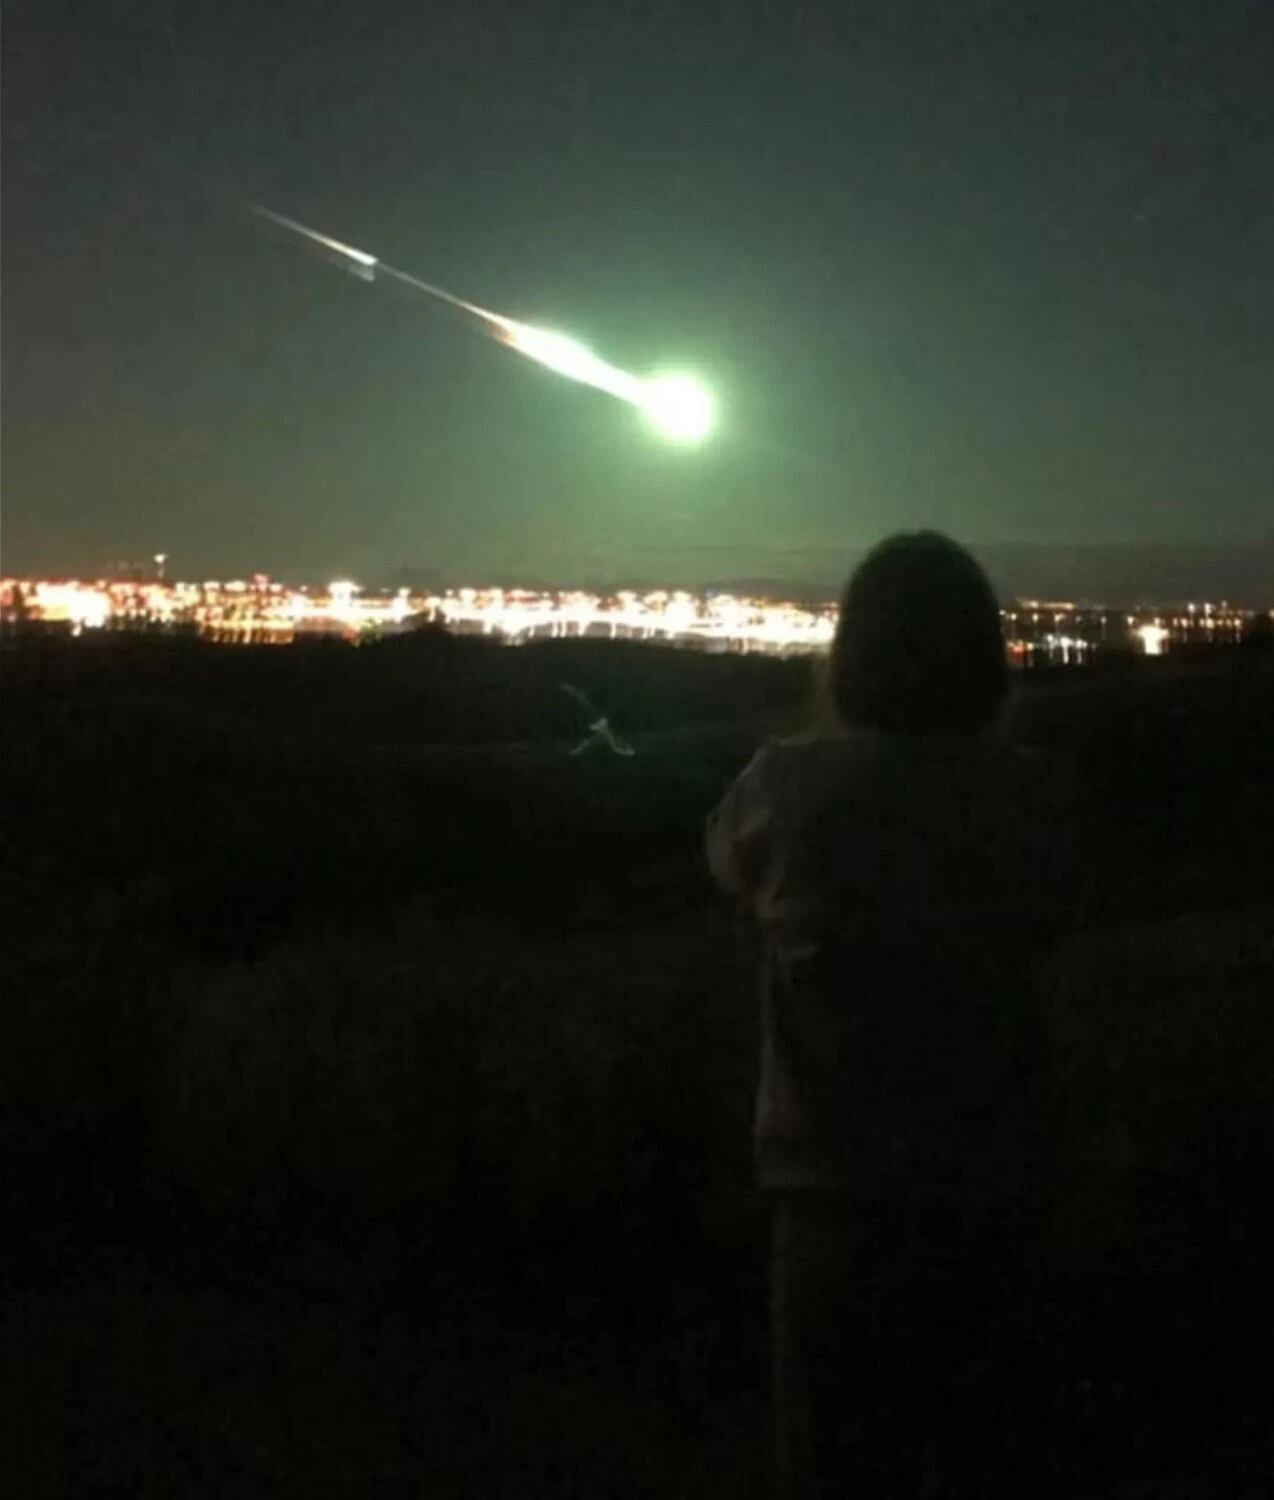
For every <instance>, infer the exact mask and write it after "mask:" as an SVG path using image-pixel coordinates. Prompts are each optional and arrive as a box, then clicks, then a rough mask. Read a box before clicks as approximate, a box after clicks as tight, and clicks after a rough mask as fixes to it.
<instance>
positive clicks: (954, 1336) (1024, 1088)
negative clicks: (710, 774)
mask: <svg viewBox="0 0 1274 1500" xmlns="http://www.w3.org/2000/svg"><path fill="white" fill-rule="evenodd" d="M1007 686H1008V677H1007V671H1006V665H1005V651H1004V645H1003V640H1002V635H1001V626H1000V617H999V610H998V606H997V604H996V600H995V597H994V594H993V592H992V590H991V587H990V584H989V582H988V581H987V579H986V577H985V575H984V574H983V572H982V570H981V569H980V567H979V566H978V564H977V563H976V562H975V561H974V559H973V558H972V557H971V556H970V555H969V554H968V553H967V552H965V551H964V550H963V549H962V548H960V547H959V546H957V545H956V544H955V543H954V542H952V541H950V540H949V539H947V538H946V537H944V536H942V535H939V534H937V533H935V532H929V531H925V532H916V533H903V534H899V535H896V536H893V537H890V538H888V539H887V540H885V541H883V542H882V543H880V544H879V545H878V546H877V547H876V548H875V549H874V550H873V551H872V552H871V553H870V554H869V555H868V556H867V557H866V559H865V560H864V561H863V563H862V564H861V566H860V567H859V568H858V569H857V571H855V572H854V573H853V575H852V576H851V577H850V579H849V581H848V583H847V585H846V588H845V591H844V594H843V597H842V601H841V607H840V614H839V618H838V623H837V627H836V631H835V635H834V639H833V643H832V646H831V650H830V653H829V656H828V658H827V661H826V664H825V667H824V670H823V672H822V682H821V692H820V701H819V705H818V713H817V716H816V720H815V722H814V724H813V725H812V727H811V728H810V729H809V730H807V731H806V732H804V733H802V734H800V735H797V736H795V737H791V738H788V739H784V740H779V741H772V742H770V743H769V744H767V745H766V746H764V747H763V748H762V749H761V750H760V751H759V753H758V754H757V755H756V756H755V758H754V759H753V760H752V762H751V763H750V764H749V765H748V766H747V767H746V769H745V770H744V771H743V772H742V774H741V775H740V776H739V777H738V779H737V780H736V781H735V782H734V784H733V785H732V786H731V787H730V788H729V790H728V791H727V792H726V794H725V797H724V799H723V801H722V802H721V804H720V805H719V807H718V808H717V809H716V811H715V812H714V813H713V814H712V815H711V816H710V817H709V819H708V825H707V855H708V860H709V864H710V867H711V870H712V872H713V874H714V876H715V878H716V880H717V882H718V884H719V885H720V886H721V887H722V888H723V889H724V890H725V891H726V892H728V893H729V894H731V895H732V896H734V897H735V898H736V899H737V900H738V901H739V902H740V903H741V904H742V906H743V908H744V909H745V911H746V912H747V913H748V915H749V916H750V918H751V919H752V920H753V921H754V922H755V924H756V926H757V927H758V928H759V929H760V932H761V934H762V937H763V955H764V956H763V960H762V980H763V984H762V1016H761V1065H760V1081H759V1085H758V1089H757V1100H756V1115H755V1124H754V1136H755V1155H756V1167H757V1179H758V1184H759V1187H760V1188H761V1190H762V1192H763V1194H764V1195H765V1196H766V1198H767V1199H768V1201H769V1204H770V1217H771V1310H770V1312H771V1336H772V1367H773V1385H774V1390H773V1395H774V1419H775V1453H776V1468H777V1474H778V1487H779V1492H780V1493H781V1494H783V1495H785V1496H824V1495H844V1494H849V1493H851V1492H852V1491H857V1490H861V1489H862V1488H863V1487H864V1485H866V1486H867V1487H868V1488H869V1489H870V1488H872V1487H874V1488H875V1492H876V1493H880V1494H890V1495H894V1496H901V1495H904V1494H908V1493H914V1494H924V1493H936V1492H937V1487H940V1489H941V1493H942V1494H943V1495H955V1494H959V1493H962V1492H965V1491H963V1490H962V1488H961V1486H962V1485H965V1486H967V1493H970V1494H975V1493H976V1494H982V1493H989V1492H990V1491H991V1489H992V1488H993V1481H992V1476H991V1474H990V1472H989V1468H988V1463H987V1460H988V1458H989V1456H990V1449H991V1447H993V1446H994V1443H995V1438H994V1435H989V1436H988V1435H987V1434H985V1433H982V1434H981V1436H979V1433H980V1429H979V1427H978V1424H977V1417H978V1402H979V1400H981V1395H980V1394H979V1392H978V1390H977V1389H975V1387H976V1386H977V1371H978V1370H979V1369H984V1368H985V1367H986V1366H987V1364H988V1358H989V1356H988V1354H987V1344H988V1340H989V1339H990V1338H991V1337H992V1330H993V1329H994V1328H995V1327H996V1326H997V1324H998V1323H1001V1322H1003V1317H1002V1314H1003V1313H1004V1311H1005V1304H1006V1303H1007V1302H1009V1301H1011V1292H1010V1290H1009V1289H1010V1287H1011V1285H1013V1284H1015V1283H1014V1282H1013V1280H1012V1278H1013V1277H1014V1276H1017V1275H1019V1273H1022V1268H1023V1267H1024V1266H1025V1265H1026V1264H1027V1263H1028V1262H1029V1259H1030V1247H1031V1245H1032V1243H1033V1236H1034V1235H1035V1233H1036V1229H1037V1221H1038V1215H1039V1192H1038V1188H1039V1185H1040V1181H1041V1177H1042V1176H1046V1166H1045V1154H1046V1150H1047V1136H1048V1131H1047V1129H1046V1127H1045V1124H1044V1115H1043V1113H1042V1106H1041V1102H1040V1101H1041V1098H1042V1097H1043V1094H1044V1093H1045V1092H1046V1091H1045V1090H1044V1087H1043V1080H1044V1079H1045V1078H1046V1077H1047V1045H1046V1040H1045V1036H1046V1030H1045V1026H1044V1023H1043V1017H1042V1014H1041V1007H1040V1006H1039V1005H1038V1004H1037V1003H1036V1002H1035V1000H1034V998H1033V995H1032V985H1031V979H1030V976H1031V973H1032V964H1033V962H1034V960H1035V958H1036V956H1037V955H1038V954H1039V953H1040V951H1041V949H1043V948H1045V947H1047V946H1049V945H1050V944H1051V942H1052V941H1053V939H1054V938H1055V937H1056V936H1057V935H1058V934H1057V929H1058V927H1059V924H1060V925H1062V926H1065V925H1066V916H1065V914H1066V911H1067V904H1068V899H1069V898H1068V895H1067V882H1068V880H1069V867H1068V864H1067V861H1066V859H1065V857H1064V851H1065V846H1066V842H1067V832H1066V831H1067V828H1068V826H1069V825H1068V823H1067V814H1066V811H1065V796H1064V794H1063V792H1062V786H1063V783H1064V778H1063V777H1061V776H1060V775H1059V774H1058V771H1057V769H1056V768H1055V767H1054V766H1053V765H1052V764H1051V763H1050V762H1048V761H1047V760H1045V759H1044V758H1042V757H1040V756H1038V755H1036V754H1033V753H1032V752H1029V751H1026V750H1023V749H1020V748H1017V747H1015V746H1013V745H1012V744H1010V743H1009V741H1008V739H1007V738H1006V736H1005V734H1004V733H1003V731H1002V728H1001V723H1002V718H1003V715H1002V712H1001V710H1002V707H1003V705H1004V702H1005V698H1006V691H1007ZM984 1386H985V1382H984Z"/></svg>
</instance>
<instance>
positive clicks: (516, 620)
mask: <svg viewBox="0 0 1274 1500" xmlns="http://www.w3.org/2000/svg"><path fill="white" fill-rule="evenodd" d="M1001 617H1002V620H1003V624H1004V636H1005V650H1006V652H1007V655H1008V658H1009V660H1010V661H1011V662H1013V663H1015V664H1017V665H1019V666H1024V667H1025V666H1040V665H1057V666H1074V665H1081V664H1083V663H1085V662H1088V661H1091V660H1092V659H1093V655H1094V653H1095V652H1098V651H1107V650H1109V649H1112V648H1114V649H1117V650H1118V649H1122V650H1124V651H1129V652H1135V653H1137V654H1141V655H1145V656H1163V655H1165V654H1167V653H1168V652H1170V651H1171V650H1173V649H1175V648H1176V647H1177V646H1180V645H1185V644H1189V643H1193V644H1195V645H1201V646H1209V645H1213V644H1220V643H1223V642H1234V641H1237V640H1239V639H1241V638H1242V636H1243V635H1244V633H1245V631H1246V630H1247V628H1248V626H1249V624H1250V622H1251V621H1252V619H1253V615H1252V612H1251V611H1245V610H1239V609H1234V608H1232V607H1230V606H1229V605H1226V604H1220V605H1213V604H1205V605H1203V606H1202V607H1201V608H1199V609H1197V610H1196V611H1195V612H1194V613H1190V612H1188V611H1187V612H1182V609H1181V607H1180V606H1177V607H1176V610H1175V611H1173V610H1167V611H1165V610H1164V609H1163V607H1162V606H1160V607H1158V608H1156V609H1154V610H1152V609H1150V608H1149V607H1147V608H1145V609H1142V610H1139V611H1136V612H1132V613H1126V612H1124V611H1123V610H1107V609H1103V608H1100V607H1098V606H1095V605H1082V604H1075V603H1071V602H1063V603H1055V602H1048V603H1044V602H1041V601H1038V600H1032V599H1025V600H1017V601H1014V602H1013V603H1012V604H1011V605H1010V606H1009V607H1008V608H1007V609H1005V610H1003V611H1002V612H1001ZM0 619H2V620H3V622H4V623H5V625H6V626H7V627H12V626H14V625H19V624H26V625H30V626H35V627H39V628H46V629H51V630H55V631H56V630H65V631H66V632H67V633H68V634H71V635H73V636H80V635H83V634H84V633H85V632H98V631H103V630H119V631H129V630H181V631H187V632H191V633H195V634H199V635H202V636H204V637H206V638H207V639H209V640H213V641H218V642H221V643H224V644H247V643H253V644H280V645H282V644H287V643H288V642H291V641H295V640H304V639H306V638H311V637H316V636H334V637H336V638H339V639H342V640H346V641H351V642H356V641H361V640H369V639H375V638H376V637H378V636H383V635H392V634H399V633H402V632H404V631H407V630H411V629H413V628H415V627H416V626H419V625H424V624H432V625H436V626H442V627H444V628H446V629H447V630H449V631H452V632H454V633H457V634H462V635H483V636H489V637H491V638H492V639H494V640H498V641H501V642H504V643H505V644H508V645H511V646H517V645H524V644H526V643H528V642H530V641H536V640H563V639H567V638H570V639H578V638H580V637H593V638H604V639H611V640H638V641H653V642H662V643H665V644H671V645H677V646H693V647H697V648H698V649H700V650H707V651H719V652H721V651H759V652H768V653H772V654H776V655H788V654H800V653H812V652H819V651H824V650H826V649H827V647H828V646H829V645H830V643H831V640H832V636H833V633H834V631H835V626H836V604H835V602H834V601H832V600H825V601H822V602H796V601H793V600H784V599H774V598H760V597H755V596H751V595H746V594H732V593H724V592H721V593H718V592H713V593H694V592H691V591H689V590H685V589H648V590H645V591H638V590H634V589H619V590H615V591H613V592H609V593H599V592H593V591H589V590H583V589H557V590H545V589H519V588H498V587H488V588H481V587H476V586H473V585H466V586H464V587H459V588H452V589H446V590H442V591H419V592H413V591H412V590H410V589H408V588H401V587H400V588H398V589H395V590H392V591H391V590H380V591H378V590H374V589H373V590H367V589H363V588H360V586H359V585H358V584H357V583H355V582H354V581H353V580H351V579H347V578H342V579H334V580H333V581H332V582H330V583H329V584H328V585H327V586H326V587H325V588H320V589H313V588H308V587H292V586H290V585H287V584H283V583H279V582H276V581H274V580H272V579H270V578H268V577H266V576H265V575H264V574H255V575H253V576H252V577H251V578H247V579H245V578H232V579H228V580H218V579H207V580H204V581H201V582H197V583H184V582H168V581H166V580H164V579H162V578H150V579H132V580H96V581H92V582H89V581H83V580H75V579H53V580H49V579H16V578H9V579H0Z"/></svg>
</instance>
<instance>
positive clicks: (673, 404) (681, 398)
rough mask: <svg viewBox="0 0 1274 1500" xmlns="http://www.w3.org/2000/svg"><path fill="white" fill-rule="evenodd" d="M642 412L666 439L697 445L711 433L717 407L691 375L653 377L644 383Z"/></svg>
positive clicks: (706, 389)
mask: <svg viewBox="0 0 1274 1500" xmlns="http://www.w3.org/2000/svg"><path fill="white" fill-rule="evenodd" d="M640 404H641V407H642V410H643V411H644V412H645V413H646V416H647V417H648V419H649V420H650V421H651V423H653V425H654V426H655V427H657V428H658V429H659V431H660V432H662V433H663V435H664V436H665V437H666V438H671V439H672V441H673V442H675V443H698V442H701V441H702V440H703V439H704V438H705V437H707V435H708V434H709V433H710V432H711V431H712V428H713V425H714V424H715V422H716V419H717V405H716V402H715V401H714V400H713V399H712V392H711V391H709V390H708V388H707V387H706V386H705V385H703V384H702V383H701V382H699V381H698V380H696V379H695V378H694V376H693V375H656V376H654V377H653V378H652V379H650V380H648V381H647V382H646V385H645V390H644V392H643V394H642V399H641V403H640Z"/></svg>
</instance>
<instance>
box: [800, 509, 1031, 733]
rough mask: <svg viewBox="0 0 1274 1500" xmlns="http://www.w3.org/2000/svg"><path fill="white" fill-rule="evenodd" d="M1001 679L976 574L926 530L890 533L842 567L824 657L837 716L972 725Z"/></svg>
mask: <svg viewBox="0 0 1274 1500" xmlns="http://www.w3.org/2000/svg"><path fill="white" fill-rule="evenodd" d="M1007 685H1008V674H1007V670H1006V667H1005V661H1004V643H1003V639H1002V636H1001V633H1000V612H999V607H998V606H997V604H996V600H995V595H994V593H993V592H992V590H991V585H990V583H989V581H988V580H987V577H986V574H985V573H984V572H983V571H982V569H981V568H980V567H979V566H978V564H977V563H976V562H975V561H974V560H973V558H972V557H971V556H970V555H969V554H968V553H967V552H966V551H965V550H964V548H963V547H959V546H957V545H956V543H955V542H953V541H951V540H950V539H949V538H948V537H945V536H942V535H941V534H940V533H938V532H936V531H911V532H899V533H898V534H897V535H895V536H891V537H887V538H886V539H885V540H884V541H883V542H881V543H879V544H878V545H877V546H876V547H875V548H873V549H872V551H871V552H869V553H868V555H867V556H866V557H865V558H864V559H863V561H862V563H861V564H860V565H859V567H858V568H857V569H855V571H854V573H853V574H852V575H851V576H850V579H849V582H848V583H847V584H846V586H845V592H844V595H843V596H842V598H841V607H840V618H839V620H838V621H837V625H836V634H835V637H834V639H833V641H832V649H831V655H830V658H829V660H828V663H827V676H826V691H827V696H828V699H829V704H828V706H829V707H830V709H831V712H832V714H833V715H834V717H835V718H836V719H837V720H839V722H840V723H842V724H845V725H848V726H853V727H856V728H863V729H879V730H884V731H887V732H890V733H896V734H976V733H978V732H979V731H980V730H982V729H985V728H986V727H987V726H988V725H989V724H990V723H991V722H992V720H993V719H994V718H995V716H996V713H997V712H998V710H999V708H1000V705H1001V703H1002V701H1003V699H1004V694H1005V691H1006V688H1007Z"/></svg>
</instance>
